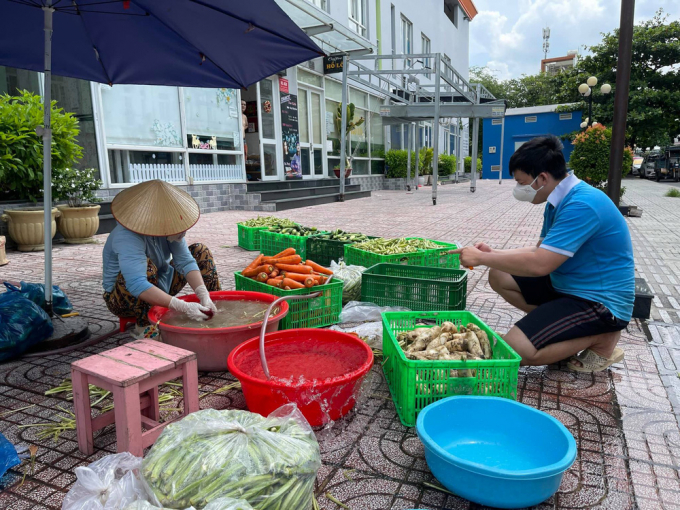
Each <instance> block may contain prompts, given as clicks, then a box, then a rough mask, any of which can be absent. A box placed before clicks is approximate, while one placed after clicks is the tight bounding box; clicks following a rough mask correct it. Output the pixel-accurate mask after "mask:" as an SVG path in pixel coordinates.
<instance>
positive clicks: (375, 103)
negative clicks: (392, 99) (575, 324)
mask: <svg viewBox="0 0 680 510" xmlns="http://www.w3.org/2000/svg"><path fill="white" fill-rule="evenodd" d="M383 104H384V103H383V100H382V98H380V97H376V96H368V105H369V110H371V111H372V112H376V113H380V107H381V106H382V105H383Z"/></svg>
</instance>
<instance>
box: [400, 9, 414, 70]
mask: <svg viewBox="0 0 680 510" xmlns="http://www.w3.org/2000/svg"><path fill="white" fill-rule="evenodd" d="M401 52H402V54H404V55H409V54H411V53H413V23H411V22H410V21H409V20H407V19H406V18H404V17H403V16H402V17H401ZM406 65H408V66H410V65H411V60H410V59H408V60H407V63H406Z"/></svg>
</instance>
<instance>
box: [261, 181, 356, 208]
mask: <svg viewBox="0 0 680 510" xmlns="http://www.w3.org/2000/svg"><path fill="white" fill-rule="evenodd" d="M354 191H361V186H359V185H358V184H355V185H348V186H345V193H350V192H354ZM332 193H340V186H339V185H338V186H320V187H317V188H299V189H288V190H273V191H260V192H259V195H260V202H262V203H264V202H275V201H277V200H286V199H289V198H303V197H312V196H319V195H329V194H332Z"/></svg>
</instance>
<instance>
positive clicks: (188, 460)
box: [142, 404, 321, 510]
mask: <svg viewBox="0 0 680 510" xmlns="http://www.w3.org/2000/svg"><path fill="white" fill-rule="evenodd" d="M319 467H321V456H320V453H319V444H318V443H317V441H316V437H315V436H314V432H313V431H312V429H311V427H310V426H309V424H308V423H307V421H306V420H305V418H304V416H302V413H300V411H299V410H298V408H297V406H295V404H288V405H285V406H283V407H281V408H279V409H277V410H276V411H274V412H273V413H272V414H270V415H269V416H268V417H267V418H264V417H262V416H260V415H259V414H254V413H249V412H247V411H238V410H225V411H218V410H216V409H206V410H203V411H198V412H195V413H192V414H190V415H189V416H187V417H185V418H183V419H182V420H180V421H178V422H175V423H171V424H170V425H168V426H167V427H166V428H165V430H164V431H163V433H162V434H161V435H160V437H159V438H158V439H157V440H156V444H155V445H154V446H153V448H152V449H151V452H149V454H148V455H147V456H146V458H145V459H144V462H143V463H142V475H143V477H144V482H145V484H146V485H147V488H148V490H149V494H150V495H152V501H153V502H154V503H155V504H157V505H158V506H163V507H169V508H178V509H183V508H187V507H189V506H193V507H195V508H199V509H202V508H204V507H206V505H207V504H209V503H211V502H214V500H216V499H217V498H222V497H230V498H235V499H243V500H245V501H247V502H248V503H249V504H250V505H251V506H253V507H255V508H264V507H266V508H281V509H284V508H285V509H291V510H292V509H300V510H307V509H309V508H311V505H312V494H313V489H314V480H315V479H316V473H317V471H318V469H319ZM206 508H207V507H206Z"/></svg>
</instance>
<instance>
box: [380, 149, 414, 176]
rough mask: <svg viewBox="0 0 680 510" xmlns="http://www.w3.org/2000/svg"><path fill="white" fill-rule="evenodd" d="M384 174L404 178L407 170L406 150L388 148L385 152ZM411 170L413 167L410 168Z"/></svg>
mask: <svg viewBox="0 0 680 510" xmlns="http://www.w3.org/2000/svg"><path fill="white" fill-rule="evenodd" d="M385 166H386V167H387V172H386V176H387V178H389V179H404V178H405V177H406V173H407V170H408V151H398V150H389V151H387V152H386V153H385ZM411 171H412V172H413V169H412V170H411Z"/></svg>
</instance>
